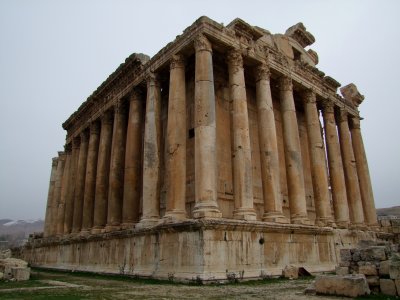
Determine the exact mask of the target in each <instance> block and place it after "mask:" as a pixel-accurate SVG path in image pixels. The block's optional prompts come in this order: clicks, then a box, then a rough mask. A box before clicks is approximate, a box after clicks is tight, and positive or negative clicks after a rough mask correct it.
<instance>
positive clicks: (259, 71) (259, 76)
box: [254, 63, 271, 82]
mask: <svg viewBox="0 0 400 300" xmlns="http://www.w3.org/2000/svg"><path fill="white" fill-rule="evenodd" d="M254 75H255V77H256V82H257V81H260V80H268V81H269V80H270V77H271V71H270V69H269V66H268V65H267V64H266V63H263V64H261V65H258V66H257V67H256V69H255V72H254Z"/></svg>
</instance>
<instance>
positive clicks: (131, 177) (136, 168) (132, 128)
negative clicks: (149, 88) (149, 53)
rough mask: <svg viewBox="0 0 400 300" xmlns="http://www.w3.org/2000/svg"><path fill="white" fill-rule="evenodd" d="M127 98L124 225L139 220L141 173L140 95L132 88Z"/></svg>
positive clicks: (141, 119)
mask: <svg viewBox="0 0 400 300" xmlns="http://www.w3.org/2000/svg"><path fill="white" fill-rule="evenodd" d="M129 100H130V104H129V119H128V127H127V134H126V149H125V174H124V199H123V205H122V207H123V209H122V222H123V226H124V227H130V226H132V225H133V224H135V223H137V222H139V210H140V188H141V175H142V170H141V169H142V137H143V134H142V128H143V126H142V125H143V123H142V122H143V117H142V116H143V104H142V102H143V101H142V95H141V94H140V93H139V92H138V91H135V90H134V91H132V93H131V95H130V99H129Z"/></svg>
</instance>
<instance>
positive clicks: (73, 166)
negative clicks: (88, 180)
mask: <svg viewBox="0 0 400 300" xmlns="http://www.w3.org/2000/svg"><path fill="white" fill-rule="evenodd" d="M78 157H79V139H77V138H74V139H73V140H72V153H71V163H70V166H69V172H68V177H69V179H68V182H69V185H68V187H67V191H66V193H67V194H66V199H65V217H64V234H69V233H71V231H72V222H73V216H74V198H75V183H76V174H77V172H76V170H77V166H78Z"/></svg>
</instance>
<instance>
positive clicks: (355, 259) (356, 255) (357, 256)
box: [351, 249, 361, 262]
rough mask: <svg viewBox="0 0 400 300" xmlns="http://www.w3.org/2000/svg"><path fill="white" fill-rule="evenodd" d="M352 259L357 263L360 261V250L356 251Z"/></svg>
mask: <svg viewBox="0 0 400 300" xmlns="http://www.w3.org/2000/svg"><path fill="white" fill-rule="evenodd" d="M351 259H352V260H353V261H355V262H357V261H360V259H361V254H360V250H359V249H354V251H353V253H352V255H351Z"/></svg>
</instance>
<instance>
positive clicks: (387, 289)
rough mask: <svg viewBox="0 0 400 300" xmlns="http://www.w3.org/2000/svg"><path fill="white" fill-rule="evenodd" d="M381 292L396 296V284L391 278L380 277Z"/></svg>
mask: <svg viewBox="0 0 400 300" xmlns="http://www.w3.org/2000/svg"><path fill="white" fill-rule="evenodd" d="M379 284H380V287H381V293H382V294H385V295H390V296H396V286H395V284H394V280H392V279H381V280H380V282H379Z"/></svg>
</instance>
